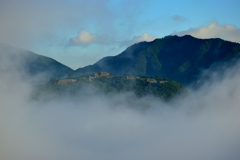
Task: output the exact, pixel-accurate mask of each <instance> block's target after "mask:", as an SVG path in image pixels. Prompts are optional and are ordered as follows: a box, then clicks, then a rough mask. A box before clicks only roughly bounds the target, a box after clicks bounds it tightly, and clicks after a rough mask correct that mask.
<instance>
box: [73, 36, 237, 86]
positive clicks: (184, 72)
mask: <svg viewBox="0 0 240 160" xmlns="http://www.w3.org/2000/svg"><path fill="white" fill-rule="evenodd" d="M239 55H240V44H238V43H233V42H228V41H224V40H222V39H219V38H216V39H197V38H194V37H192V36H189V35H186V36H183V37H178V36H167V37H164V38H162V39H156V40H154V41H152V42H141V43H137V44H134V45H132V46H131V47H129V48H127V49H126V50H125V51H124V52H122V53H121V54H119V55H117V56H111V57H105V58H103V59H101V60H99V61H98V62H97V63H95V64H93V65H89V66H86V67H84V68H79V69H77V70H76V71H75V72H74V73H73V74H74V75H81V74H85V73H92V72H95V71H97V70H100V71H108V72H111V73H114V74H116V75H123V74H125V73H128V74H130V75H133V76H136V75H147V76H155V75H159V76H161V77H168V78H170V79H172V80H174V81H178V82H180V83H181V84H184V85H187V84H190V83H191V82H193V81H194V80H196V79H197V78H198V76H199V74H200V72H201V70H203V69H207V68H209V67H210V66H211V65H213V64H216V63H222V62H227V61H228V60H232V59H233V58H239Z"/></svg>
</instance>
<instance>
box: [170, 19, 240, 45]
mask: <svg viewBox="0 0 240 160" xmlns="http://www.w3.org/2000/svg"><path fill="white" fill-rule="evenodd" d="M173 34H174V35H179V36H183V35H192V36H194V37H196V38H203V39H204V38H222V39H224V40H228V41H232V42H237V43H240V28H237V27H236V26H235V25H222V26H221V25H219V24H218V23H217V22H212V23H210V24H209V25H208V26H204V27H199V28H190V29H189V30H186V31H182V32H174V33H173Z"/></svg>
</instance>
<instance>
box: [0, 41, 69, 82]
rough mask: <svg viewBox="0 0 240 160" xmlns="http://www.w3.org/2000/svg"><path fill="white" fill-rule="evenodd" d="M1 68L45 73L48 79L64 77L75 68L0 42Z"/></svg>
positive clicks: (36, 73) (37, 73)
mask: <svg viewBox="0 0 240 160" xmlns="http://www.w3.org/2000/svg"><path fill="white" fill-rule="evenodd" d="M0 62H1V66H0V68H1V70H2V71H3V70H5V71H7V70H9V69H10V68H15V70H17V71H22V72H24V73H26V74H28V75H30V76H37V75H40V74H42V75H44V76H46V78H47V79H50V78H53V77H56V78H60V77H64V76H66V75H68V74H69V73H71V72H73V70H72V69H71V68H69V67H67V66H65V65H63V64H61V63H59V62H57V61H56V60H54V59H52V58H49V57H45V56H41V55H38V54H36V53H33V52H30V51H27V50H23V49H19V48H15V47H12V46H8V45H4V44H0Z"/></svg>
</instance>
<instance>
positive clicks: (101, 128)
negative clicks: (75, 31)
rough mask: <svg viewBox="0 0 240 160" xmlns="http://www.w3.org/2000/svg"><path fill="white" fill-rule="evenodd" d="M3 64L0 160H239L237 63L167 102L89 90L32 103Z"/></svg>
mask: <svg viewBox="0 0 240 160" xmlns="http://www.w3.org/2000/svg"><path fill="white" fill-rule="evenodd" d="M8 64H11V63H10V60H9V62H8ZM4 66H5V65H1V70H0V71H1V77H0V109H1V112H0V128H1V130H0V142H1V143H0V159H1V160H33V159H34V160H43V159H44V160H66V159H70V160H78V159H85V160H112V159H114V160H122V159H131V160H146V159H150V160H158V159H168V160H179V159H184V160H192V159H195V160H203V159H204V160H214V159H218V160H226V159H228V160H236V159H239V158H240V153H239V147H240V123H239V121H240V117H239V114H240V106H239V104H240V100H239V95H240V84H239V78H240V74H239V69H240V65H239V63H238V64H237V65H235V66H234V67H232V68H229V69H227V70H224V69H225V67H224V66H222V68H220V69H219V70H220V71H221V72H218V71H219V70H215V69H210V70H206V71H205V72H204V74H205V75H209V77H210V79H209V80H208V81H207V82H205V83H204V84H203V85H202V86H201V87H199V88H198V89H197V90H196V89H191V88H189V89H188V91H187V93H186V95H183V96H182V97H179V98H178V99H176V100H175V101H172V102H170V103H164V102H162V101H161V100H159V99H157V98H154V97H145V98H141V99H138V98H136V97H134V96H131V93H128V94H117V95H114V94H113V95H108V96H104V95H96V94H93V95H92V94H89V93H88V91H90V90H85V91H83V93H84V94H81V95H82V96H80V95H77V96H76V97H65V98H62V99H52V100H51V101H35V100H32V99H31V90H32V86H30V85H29V83H27V81H26V80H22V78H20V77H21V74H20V72H19V71H16V72H14V68H13V69H12V70H11V72H10V70H9V69H6V68H5V69H4ZM11 66H12V65H8V67H7V68H9V67H11ZM223 71H224V72H223ZM146 107H147V108H149V109H147V110H139V109H138V108H146Z"/></svg>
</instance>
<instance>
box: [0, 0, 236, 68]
mask: <svg viewBox="0 0 240 160" xmlns="http://www.w3.org/2000/svg"><path fill="white" fill-rule="evenodd" d="M239 6H240V1H239V0H228V1H224V0H221V1H219V0H211V1H207V0H87V1H86V0H1V1H0V42H1V43H7V44H10V45H12V46H16V47H19V48H23V49H26V50H30V51H33V52H35V53H37V54H40V55H44V56H48V57H51V58H54V59H56V60H57V61H59V62H61V63H63V64H65V65H67V66H69V67H71V68H72V69H77V68H80V67H84V66H87V65H91V64H94V63H95V62H97V61H98V60H99V59H101V58H103V57H105V56H114V55H117V54H119V53H121V52H122V51H124V50H125V49H126V48H127V47H129V46H130V45H132V44H134V43H137V42H140V41H152V40H154V39H155V38H162V37H165V36H167V35H179V36H182V35H186V34H190V35H192V36H194V37H197V38H222V39H225V40H229V41H233V42H238V43H240V21H239V15H240V10H239Z"/></svg>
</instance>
